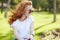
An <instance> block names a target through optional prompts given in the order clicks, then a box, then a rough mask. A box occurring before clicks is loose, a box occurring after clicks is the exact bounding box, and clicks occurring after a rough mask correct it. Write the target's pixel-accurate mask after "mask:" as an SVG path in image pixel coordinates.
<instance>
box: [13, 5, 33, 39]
mask: <svg viewBox="0 0 60 40" xmlns="http://www.w3.org/2000/svg"><path fill="white" fill-rule="evenodd" d="M31 9H32V6H30V5H28V6H27V7H26V12H25V14H24V15H22V17H21V18H20V19H19V20H20V21H21V22H22V21H24V20H25V19H26V18H27V17H29V15H30V13H29V10H31ZM31 27H33V22H32V23H31ZM13 31H14V33H15V37H16V38H17V39H18V40H22V38H20V36H19V35H18V33H17V30H16V28H15V27H13ZM33 31H34V29H33V30H31V33H30V34H32V33H33ZM31 37H32V35H30V36H29V37H28V38H27V39H29V38H31Z"/></svg>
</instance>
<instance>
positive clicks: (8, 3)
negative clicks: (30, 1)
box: [4, 0, 11, 18]
mask: <svg viewBox="0 0 60 40" xmlns="http://www.w3.org/2000/svg"><path fill="white" fill-rule="evenodd" d="M10 1H11V0H8V2H7V7H6V10H5V15H4V17H5V18H6V17H7V12H8V8H9V6H10Z"/></svg>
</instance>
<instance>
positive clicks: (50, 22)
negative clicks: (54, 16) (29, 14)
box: [34, 22, 54, 36]
mask: <svg viewBox="0 0 60 40" xmlns="http://www.w3.org/2000/svg"><path fill="white" fill-rule="evenodd" d="M52 23H54V22H50V23H48V24H45V25H42V26H39V27H38V28H36V29H34V30H35V31H36V30H38V29H40V28H42V27H44V26H46V25H50V24H52ZM42 34H43V33H42V32H40V33H37V34H35V35H37V36H39V35H42Z"/></svg>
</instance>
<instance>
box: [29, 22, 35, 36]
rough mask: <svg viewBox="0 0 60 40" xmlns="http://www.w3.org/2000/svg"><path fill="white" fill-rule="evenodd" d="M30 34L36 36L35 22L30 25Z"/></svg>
mask: <svg viewBox="0 0 60 40" xmlns="http://www.w3.org/2000/svg"><path fill="white" fill-rule="evenodd" d="M30 34H31V35H32V36H34V22H32V23H31V25H30Z"/></svg>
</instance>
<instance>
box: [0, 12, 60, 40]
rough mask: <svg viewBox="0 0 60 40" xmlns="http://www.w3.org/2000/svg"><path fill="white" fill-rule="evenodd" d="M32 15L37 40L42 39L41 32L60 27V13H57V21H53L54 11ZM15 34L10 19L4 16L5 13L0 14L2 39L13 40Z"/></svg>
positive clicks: (0, 34)
mask: <svg viewBox="0 0 60 40" xmlns="http://www.w3.org/2000/svg"><path fill="white" fill-rule="evenodd" d="M8 13H9V12H8ZM32 15H33V16H34V29H35V37H34V38H35V40H40V38H39V36H40V34H41V32H45V31H49V30H52V29H55V28H60V14H57V16H56V18H57V19H56V22H55V23H53V14H52V13H48V12H33V13H32ZM13 36H14V35H13V32H12V30H11V28H10V26H9V24H8V19H7V18H4V14H0V40H13V39H14V37H13Z"/></svg>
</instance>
